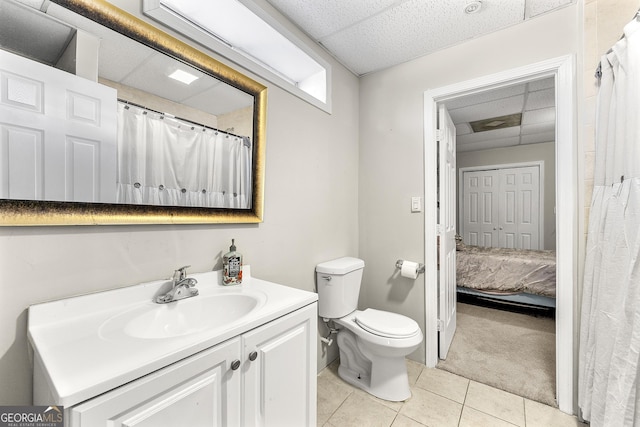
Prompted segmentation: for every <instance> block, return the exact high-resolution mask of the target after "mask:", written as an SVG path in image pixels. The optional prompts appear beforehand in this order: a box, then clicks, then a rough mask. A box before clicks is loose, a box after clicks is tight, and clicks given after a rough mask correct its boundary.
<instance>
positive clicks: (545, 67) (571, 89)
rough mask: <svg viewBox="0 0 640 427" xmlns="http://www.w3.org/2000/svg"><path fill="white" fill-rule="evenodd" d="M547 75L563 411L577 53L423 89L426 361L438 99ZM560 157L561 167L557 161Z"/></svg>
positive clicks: (569, 327) (432, 330) (433, 328)
mask: <svg viewBox="0 0 640 427" xmlns="http://www.w3.org/2000/svg"><path fill="white" fill-rule="evenodd" d="M544 77H554V78H555V88H556V159H558V160H557V161H556V257H557V258H556V259H557V271H556V280H557V292H556V293H557V296H556V306H557V307H556V398H557V402H558V407H559V409H560V410H561V411H563V412H565V413H568V414H573V412H574V394H575V386H574V384H575V357H574V344H575V341H576V337H575V333H574V331H575V328H574V318H575V309H576V307H575V304H574V295H575V283H577V278H578V274H577V271H578V263H577V260H578V247H579V242H578V236H579V229H578V228H579V224H580V221H579V217H578V215H579V212H580V210H579V209H578V208H579V206H578V197H579V195H578V188H579V187H578V185H577V183H578V146H577V137H576V132H577V129H576V126H577V125H576V105H575V104H576V89H575V55H566V56H562V57H558V58H553V59H549V60H546V61H542V62H538V63H535V64H531V65H527V66H524V67H519V68H514V69H511V70H506V71H503V72H499V73H496V74H492V75H489V76H484V77H479V78H476V79H472V80H467V81H464V82H459V83H455V84H452V85H448V86H443V87H440V88H436V89H433V90H427V91H425V93H424V189H425V194H424V205H425V206H424V208H425V240H424V243H425V248H424V253H425V266H426V272H425V340H424V345H425V359H426V360H425V364H426V365H427V366H429V367H435V366H436V364H437V362H438V347H437V346H438V331H437V329H438V289H437V286H438V270H437V268H438V267H437V194H438V193H437V191H438V188H437V181H436V173H435V171H436V170H437V155H436V148H437V144H436V127H437V111H438V110H437V104H438V103H439V102H443V101H447V100H449V99H453V98H456V97H460V96H464V95H470V94H474V93H479V92H484V91H487V90H492V89H497V88H501V87H504V86H509V85H513V84H517V83H522V82H526V81H530V80H534V79H539V78H544ZM559 159H562V162H560V161H559ZM560 163H562V168H559V167H558V165H559V164H560Z"/></svg>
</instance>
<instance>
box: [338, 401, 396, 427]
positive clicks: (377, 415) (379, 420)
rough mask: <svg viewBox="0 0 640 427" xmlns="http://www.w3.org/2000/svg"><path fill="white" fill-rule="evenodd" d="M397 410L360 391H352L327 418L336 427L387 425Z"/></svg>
mask: <svg viewBox="0 0 640 427" xmlns="http://www.w3.org/2000/svg"><path fill="white" fill-rule="evenodd" d="M396 415H397V412H396V411H394V410H393V409H390V408H388V407H386V406H384V405H382V404H380V403H378V402H375V401H373V400H372V399H369V398H367V397H365V396H363V395H362V394H360V393H352V394H351V395H349V397H348V398H347V399H346V400H345V401H344V403H343V404H342V405H341V406H340V408H338V410H337V411H336V412H335V413H334V414H333V415H332V416H331V418H329V424H330V425H332V426H336V427H345V426H358V427H389V426H391V424H392V423H393V420H394V419H395V418H396Z"/></svg>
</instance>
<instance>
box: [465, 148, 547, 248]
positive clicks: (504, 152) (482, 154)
mask: <svg viewBox="0 0 640 427" xmlns="http://www.w3.org/2000/svg"><path fill="white" fill-rule="evenodd" d="M555 148H556V144H555V143H553V142H546V143H542V144H527V145H520V146H518V147H505V148H495V149H492V150H482V151H468V152H463V153H458V156H457V159H456V161H457V167H458V170H460V168H467V167H471V166H489V165H501V164H510V163H526V162H535V161H543V162H544V186H543V187H542V189H543V192H544V199H543V201H544V203H543V206H544V248H543V249H555V248H556V216H555V214H554V211H555V209H554V208H555V204H556V174H555V169H556V153H555ZM458 177H460V174H459V173H458ZM458 188H459V187H458Z"/></svg>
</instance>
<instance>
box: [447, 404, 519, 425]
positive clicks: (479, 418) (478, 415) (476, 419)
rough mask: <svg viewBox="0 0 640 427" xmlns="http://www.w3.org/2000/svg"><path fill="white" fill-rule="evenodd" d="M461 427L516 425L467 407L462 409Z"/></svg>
mask: <svg viewBox="0 0 640 427" xmlns="http://www.w3.org/2000/svg"><path fill="white" fill-rule="evenodd" d="M458 426H459V427H488V426H491V427H514V426H515V424H511V423H508V422H506V421H504V420H501V419H500V418H496V417H494V416H492V415H489V414H485V413H484V412H480V411H477V410H475V409H473V408H470V407H468V406H465V407H464V408H463V409H462V417H461V418H460V424H459V425H458Z"/></svg>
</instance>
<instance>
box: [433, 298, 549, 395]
mask: <svg viewBox="0 0 640 427" xmlns="http://www.w3.org/2000/svg"><path fill="white" fill-rule="evenodd" d="M457 309H458V315H457V330H456V333H455V335H454V337H453V342H452V343H451V347H450V349H449V353H448V355H447V359H446V360H441V361H440V362H439V363H438V365H437V367H438V368H439V369H443V370H445V371H448V372H451V373H454V374H457V375H460V376H462V377H465V378H468V379H471V380H474V381H477V382H480V383H483V384H487V385H490V386H493V387H496V388H499V389H502V390H505V391H508V392H510V393H513V394H516V395H518V396H522V397H525V398H527V399H531V400H535V401H537V402H541V403H544V404H546V405H550V406H555V407H557V403H556V399H555V390H556V382H555V373H556V372H555V371H556V362H555V357H556V346H555V321H554V319H552V318H548V317H534V316H531V315H527V314H521V313H513V312H509V311H504V310H496V309H493V308H487V307H480V306H476V305H470V304H462V303H458V305H457Z"/></svg>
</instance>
